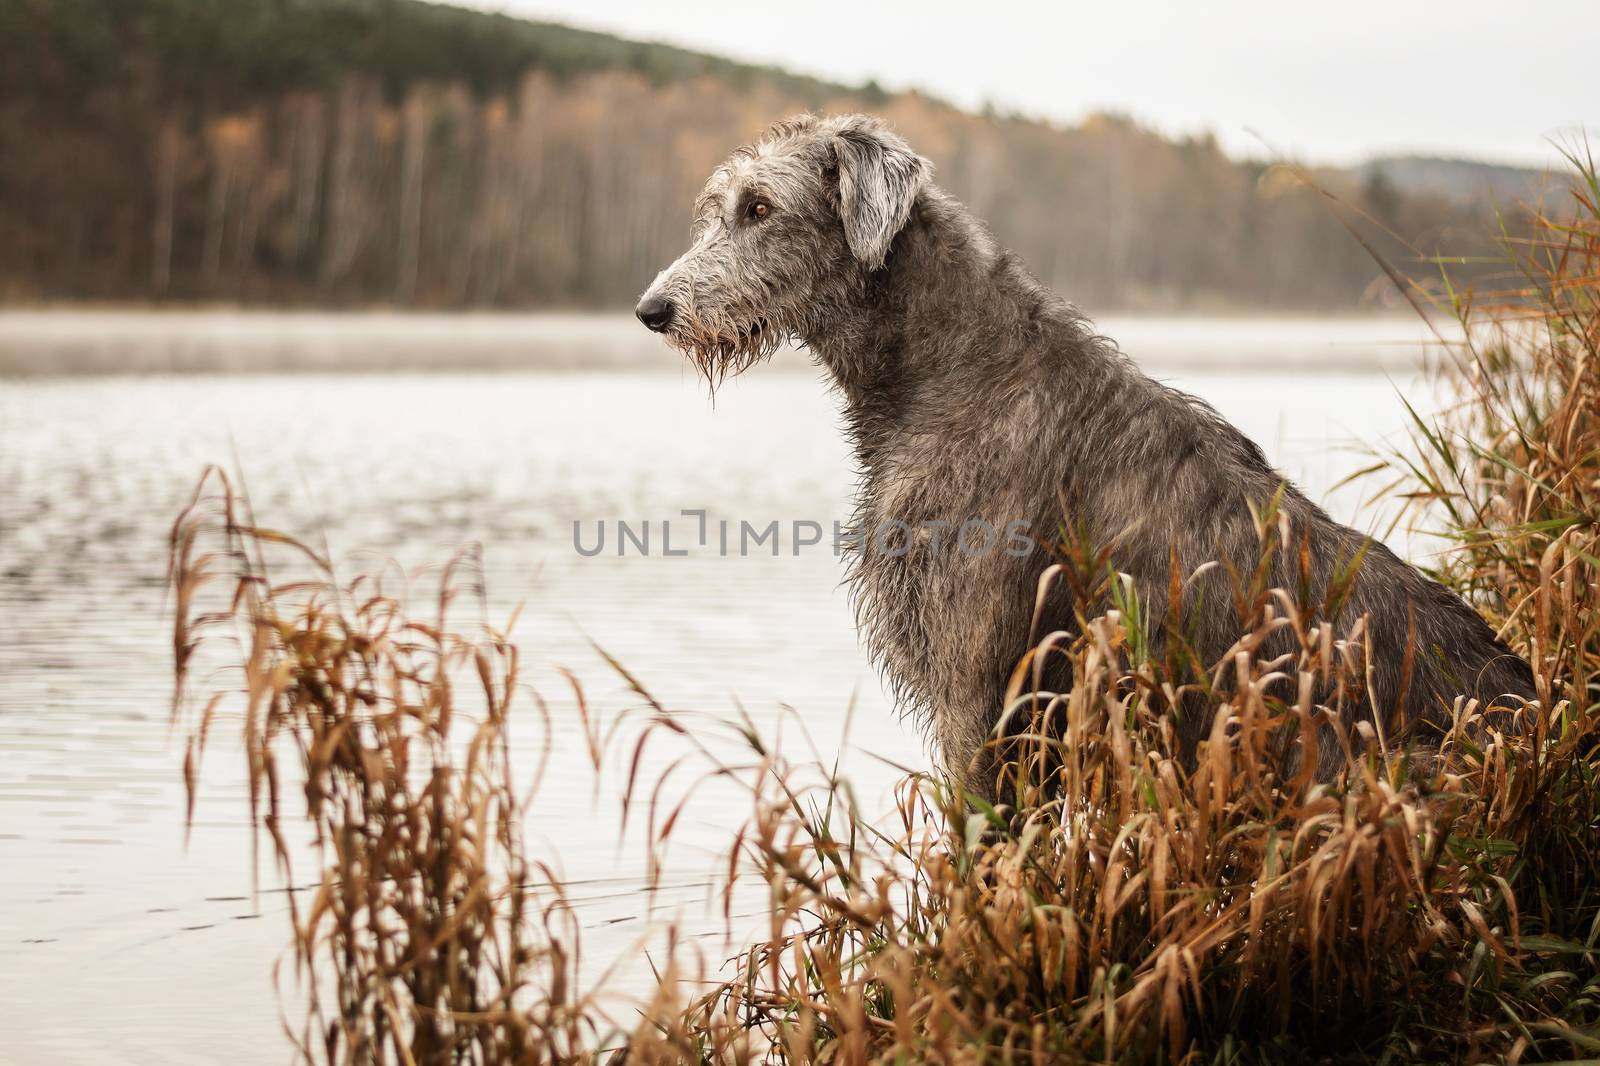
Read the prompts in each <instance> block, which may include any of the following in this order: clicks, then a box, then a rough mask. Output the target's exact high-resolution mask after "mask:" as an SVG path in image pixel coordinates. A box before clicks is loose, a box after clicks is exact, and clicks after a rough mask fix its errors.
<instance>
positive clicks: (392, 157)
mask: <svg viewBox="0 0 1600 1066" xmlns="http://www.w3.org/2000/svg"><path fill="white" fill-rule="evenodd" d="M806 109H811V110H822V111H839V110H870V111H873V112H875V113H877V114H880V115H882V116H883V117H884V118H886V119H887V120H889V121H890V122H891V123H893V124H894V125H895V126H896V127H897V128H898V129H899V130H900V131H901V132H902V133H903V134H904V135H905V136H906V137H907V138H908V139H909V140H910V141H911V142H912V143H913V144H914V145H915V146H916V147H917V148H918V149H919V150H920V151H921V152H923V153H924V154H925V155H927V156H928V157H929V158H931V159H932V160H933V162H934V163H935V166H936V167H937V172H938V180H939V181H940V182H941V183H942V184H943V185H944V186H945V187H947V188H948V189H950V190H951V191H952V192H954V193H955V194H956V195H958V196H960V197H962V198H963V199H964V200H966V201H967V202H968V203H969V204H970V205H971V206H972V207H973V209H974V210H975V211H976V212H977V213H978V214H979V215H980V216H982V217H984V218H986V219H988V220H989V222H990V224H991V225H992V227H993V228H994V230H995V232H996V234H997V236H998V237H999V238H1000V239H1001V241H1002V242H1004V243H1005V244H1007V245H1008V246H1010V247H1011V248H1013V249H1015V250H1016V251H1017V252H1018V253H1019V254H1021V255H1022V256H1023V257H1024V258H1025V259H1026V260H1027V261H1028V262H1029V263H1030V264H1031V266H1032V267H1033V269H1034V270H1035V271H1036V272H1037V273H1038V274H1039V275H1040V276H1041V277H1042V278H1043V279H1044V280H1046V281H1047V282H1049V283H1051V284H1052V285H1054V286H1055V287H1056V288H1058V289H1059V290H1060V291H1061V292H1063V293H1065V294H1066V295H1068V296H1069V297H1071V298H1073V299H1075V300H1077V301H1078V302H1080V303H1083V304H1085V305H1087V306H1090V307H1096V308H1106V307H1163V308H1206V307H1219V308H1221V307H1240V306H1252V307H1267V308H1306V309H1313V308H1314V309H1328V308H1347V307H1355V306H1358V305H1360V304H1361V303H1362V302H1363V301H1369V302H1370V301H1371V300H1373V299H1374V298H1375V297H1376V295H1377V294H1381V293H1382V291H1383V290H1384V288H1385V285H1386V282H1385V279H1384V277H1383V275H1382V272H1381V271H1380V269H1379V268H1378V267H1377V266H1376V265H1375V263H1374V261H1373V259H1372V258H1371V256H1370V255H1369V253H1368V252H1367V251H1366V250H1365V249H1363V248H1362V246H1361V244H1360V243H1358V242H1357V241H1356V240H1353V239H1352V238H1351V236H1350V234H1349V233H1348V232H1347V228H1346V226H1347V224H1349V225H1353V226H1355V227H1356V228H1357V229H1358V230H1359V231H1361V232H1362V233H1363V234H1364V236H1365V239H1366V240H1367V241H1368V242H1369V243H1372V244H1374V245H1375V246H1377V247H1379V248H1380V250H1382V251H1383V252H1384V253H1386V254H1389V255H1393V256H1397V257H1404V256H1406V255H1408V254H1410V248H1422V249H1424V250H1427V251H1434V250H1440V249H1444V250H1448V251H1450V252H1451V253H1455V254H1471V253H1474V252H1478V251H1481V250H1483V242H1484V235H1486V234H1487V232H1488V230H1489V228H1490V227H1489V225H1488V224H1487V223H1488V222H1489V220H1490V219H1491V217H1492V216H1491V214H1490V212H1489V209H1488V205H1486V204H1485V203H1482V202H1475V201H1472V200H1470V199H1466V200H1464V199H1462V198H1460V197H1447V196H1444V195H1442V194H1441V195H1432V194H1429V193H1427V192H1425V191H1421V192H1419V191H1406V190H1402V189H1400V188H1398V187H1396V186H1395V185H1394V184H1393V183H1390V182H1388V181H1386V180H1385V178H1384V175H1383V173H1382V172H1381V171H1379V172H1371V173H1368V174H1367V175H1366V176H1365V177H1355V176H1353V175H1350V174H1346V173H1342V172H1331V171H1330V172H1321V173H1319V174H1318V175H1316V177H1317V179H1318V181H1319V182H1320V183H1322V184H1323V185H1324V186H1325V187H1326V188H1328V189H1329V191H1331V192H1333V193H1335V194H1336V196H1337V197H1338V200H1339V204H1341V205H1342V206H1339V205H1336V204H1334V203H1333V201H1331V200H1328V199H1326V198H1324V197H1322V196H1320V195H1318V194H1316V193H1315V192H1312V191H1310V190H1308V189H1307V188H1306V187H1305V186H1304V185H1303V184H1302V182H1300V181H1299V180H1297V178H1296V177H1295V175H1294V173H1293V172H1291V171H1290V170H1287V169H1285V168H1282V167H1274V166H1269V165H1268V164H1266V163H1262V162H1254V161H1239V160H1234V159H1232V158H1230V157H1228V156H1227V155H1225V154H1224V153H1223V152H1222V151H1221V150H1220V149H1219V147H1218V146H1217V144H1216V143H1215V141H1214V140H1213V139H1212V138H1210V137H1209V136H1200V137H1191V138H1186V139H1170V138H1167V137H1163V136H1161V135H1159V134H1157V133H1155V132H1153V131H1151V130H1149V129H1147V128H1144V127H1142V126H1141V125H1139V124H1138V123H1137V122H1135V121H1132V120H1130V119H1127V118H1123V117H1118V116H1112V115H1102V116H1097V117H1094V118H1092V119H1090V120H1088V121H1086V122H1084V123H1083V124H1081V125H1078V126H1075V127H1062V126H1058V125H1053V124H1048V123H1043V122H1039V121H1034V120H1030V119H1027V118H1024V117H1020V116H1011V115H1001V114H996V113H992V112H990V113H985V114H973V113H970V112H965V111H962V110H959V109H957V108H954V107H951V106H949V105H948V104H945V103H943V102H941V101H938V100H935V99H931V98H929V97H927V96H924V95H920V94H916V93H900V94H893V95H890V94H886V93H883V92H882V91H880V90H878V89H876V88H875V87H873V86H867V87H866V88H851V87H847V86H842V85H835V84H831V83H828V82H824V81H820V80H817V79H812V78H805V77H799V76H795V75H791V74H788V73H785V72H783V71H780V70H775V69H771V68H762V67H753V66H749V65H742V64H738V63H734V62H731V61H728V60H724V59H720V58H718V57H714V56H706V55H702V54H699V53H695V52H690V51H686V50H683V49H677V48H671V47H667V46H661V45H650V44H639V43H637V42H630V41H624V40H621V39H619V38H615V37H611V36H608V35H605V34H599V33H589V32H586V31H581V30H575V29H571V28H568V27H564V26H558V25H554V24H548V23H536V22H529V21H524V20H518V19H513V18H509V17H506V16H501V15H491V14H484V13H480V12H474V11H466V10H461V9H455V8H449V7H443V6H436V5H433V4H427V3H421V2H418V0H255V2H253V3H250V4H239V3H236V2H234V0H141V2H140V3H137V4H128V3H124V2H121V0H0V233H4V234H5V239H4V240H0V299H3V300H7V301H13V302H15V301H34V300H70V299H97V300H162V301H192V300H204V301H230V302H241V303H262V304H316V305H329V306H348V305H360V304H372V303H381V304H393V305H399V306H426V307H468V306H563V307H573V306H578V307H582V306H596V307H601V306H620V305H623V304H626V303H628V302H629V301H631V300H632V298H633V297H634V296H635V295H636V294H637V293H638V292H639V290H640V289H641V288H642V287H643V286H644V284H646V283H647V282H648V281H649V279H650V277H651V276H653V274H654V272H655V271H656V270H657V269H658V268H659V267H660V266H661V265H662V264H664V263H666V262H668V261H670V260H671V259H672V258H674V257H675V256H676V255H677V254H678V253H679V252H680V251H681V249H682V245H683V243H684V240H685V238H686V235H687V227H688V211H689V205H690V203H691V201H692V199H693V196H694V194H695V192H696V191H697V190H698V189H699V187H700V185H701V183H702V182H703V180H704V179H705V176H706V175H707V174H708V173H709V171H710V170H711V168H712V167H713V166H715V164H716V163H717V162H718V161H719V160H721V159H722V158H723V157H724V156H725V155H726V154H727V152H728V150H729V149H730V148H731V147H732V146H733V145H735V144H738V143H741V142H743V141H746V140H748V139H749V138H750V137H751V136H753V135H754V134H755V133H757V132H758V131H759V130H760V129H761V128H762V127H764V126H765V125H766V124H768V123H769V122H771V121H773V120H775V119H777V118H781V117H784V116H786V115H789V114H791V113H793V112H796V111H800V110H806ZM1396 238H1403V239H1404V240H1403V242H1402V241H1401V240H1397V239H1396ZM1408 246H1409V247H1408Z"/></svg>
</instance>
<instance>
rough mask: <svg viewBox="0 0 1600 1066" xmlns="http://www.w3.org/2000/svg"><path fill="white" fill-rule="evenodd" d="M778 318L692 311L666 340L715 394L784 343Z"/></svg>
mask: <svg viewBox="0 0 1600 1066" xmlns="http://www.w3.org/2000/svg"><path fill="white" fill-rule="evenodd" d="M783 337H784V331H783V329H782V327H781V326H780V325H779V323H778V319H777V318H776V316H770V315H768V316H758V315H752V316H749V317H743V316H740V317H735V316H733V315H726V314H707V313H705V312H701V311H691V312H690V313H689V314H686V315H683V316H680V318H679V320H678V321H677V322H675V323H673V325H672V327H671V328H670V329H669V330H668V331H667V339H668V341H670V342H671V343H672V345H673V346H674V347H675V348H677V349H678V350H680V351H682V352H683V353H684V354H685V355H687V356H688V357H689V361H690V362H691V363H693V364H694V368H695V370H697V371H699V373H700V376H701V377H703V378H705V379H706V384H707V385H708V386H709V387H710V388H711V390H712V392H713V393H714V392H715V391H716V389H717V386H719V385H721V384H722V382H723V381H725V380H727V379H728V378H730V377H735V376H737V375H739V374H742V373H744V372H745V371H746V370H749V369H750V368H751V367H753V366H755V365H756V364H757V363H760V362H763V361H765V360H766V359H768V358H770V357H771V355H772V353H773V352H775V351H777V350H778V345H779V344H781V343H782V342H783Z"/></svg>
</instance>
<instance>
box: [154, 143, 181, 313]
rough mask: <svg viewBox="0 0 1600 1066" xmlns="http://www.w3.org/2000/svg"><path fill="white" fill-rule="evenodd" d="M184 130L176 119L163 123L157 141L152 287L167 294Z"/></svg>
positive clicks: (163, 294) (170, 275) (170, 283)
mask: <svg viewBox="0 0 1600 1066" xmlns="http://www.w3.org/2000/svg"><path fill="white" fill-rule="evenodd" d="M182 137H183V134H182V131H181V130H180V129H179V128H178V123H177V120H176V119H173V118H170V117H169V118H168V119H167V120H166V121H165V122H163V123H162V124H161V133H160V135H159V140H158V142H157V145H156V219H155V225H154V226H153V227H152V232H151V235H150V248H151V254H150V291H151V292H152V293H153V294H155V295H156V296H165V295H166V294H167V292H168V290H169V289H171V288H172V239H173V233H172V231H173V225H174V217H175V214H176V208H175V204H176V200H177V186H178V154H179V152H180V151H181V150H182Z"/></svg>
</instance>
